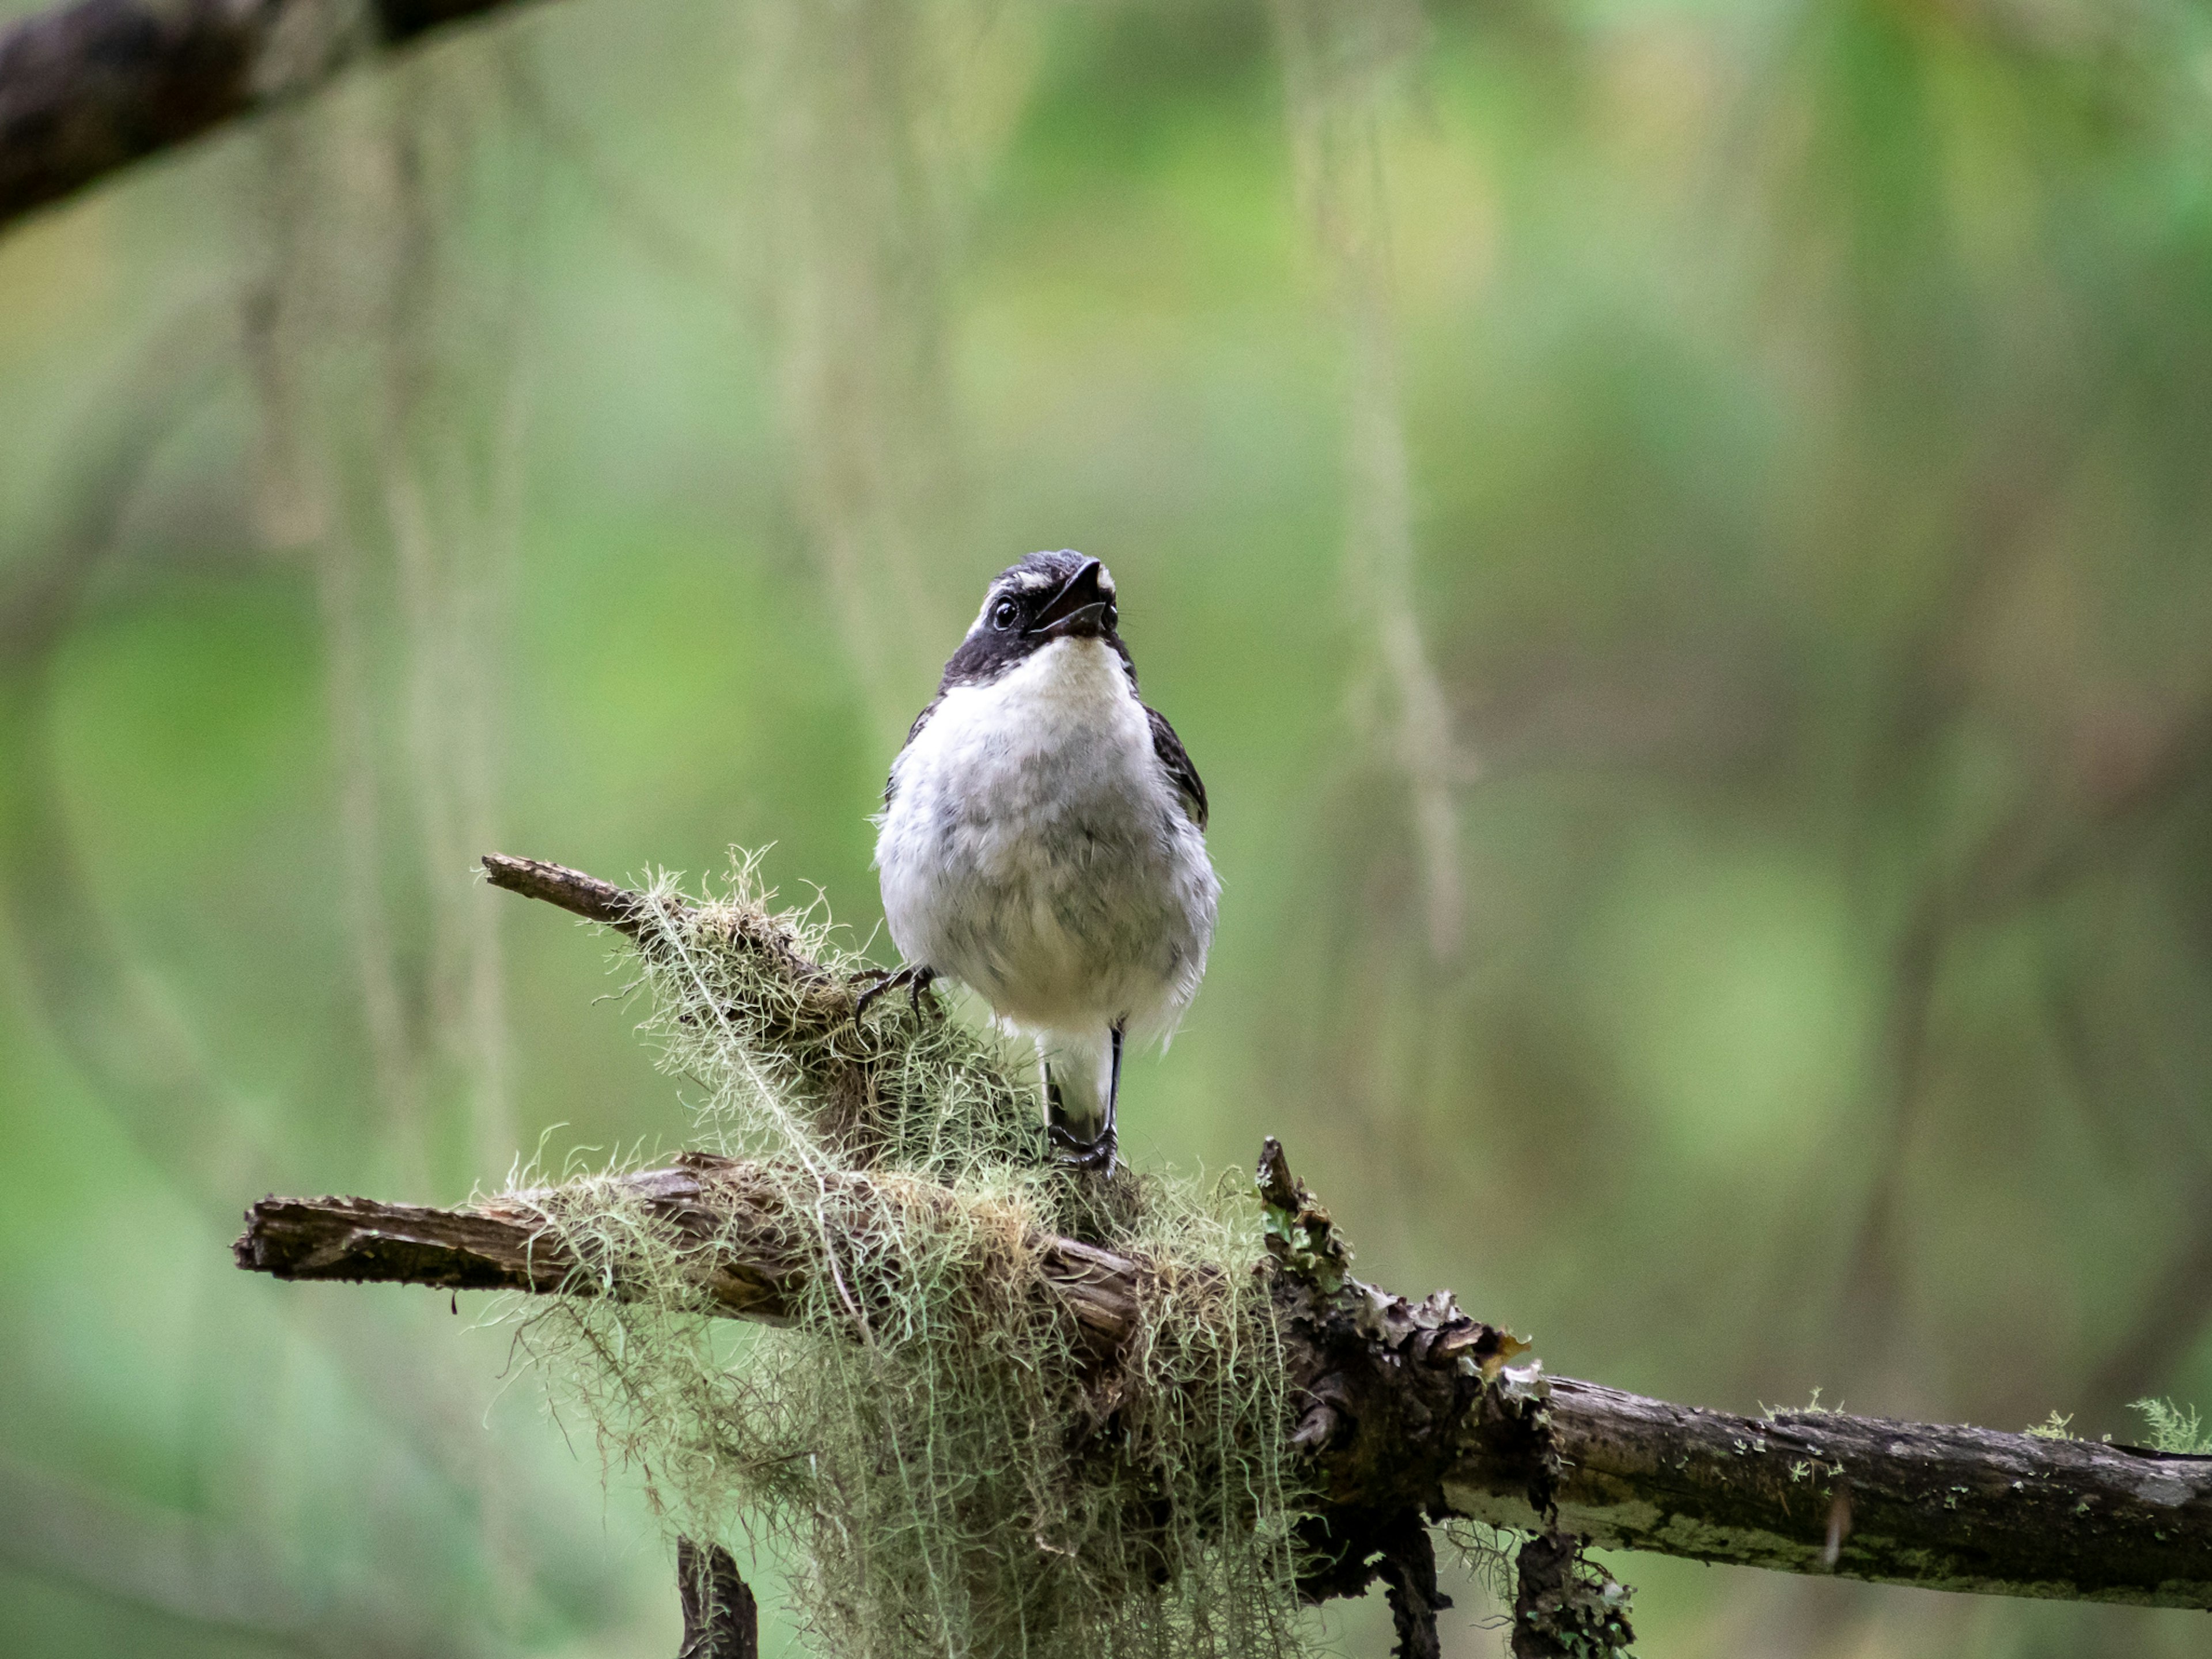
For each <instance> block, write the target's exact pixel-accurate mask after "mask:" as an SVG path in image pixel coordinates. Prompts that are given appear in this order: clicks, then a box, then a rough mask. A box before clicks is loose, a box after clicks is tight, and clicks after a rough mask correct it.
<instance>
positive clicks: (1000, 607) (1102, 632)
mask: <svg viewBox="0 0 2212 1659" xmlns="http://www.w3.org/2000/svg"><path fill="white" fill-rule="evenodd" d="M1119 620H1120V616H1119V613H1118V612H1117V611H1115V605H1114V578H1113V576H1112V574H1110V573H1109V571H1108V570H1107V568H1106V567H1105V566H1104V565H1103V564H1101V563H1100V562H1098V561H1097V559H1093V558H1088V557H1085V556H1084V555H1083V554H1080V553H1077V552H1074V551H1073V550H1068V549H1062V550H1060V551H1059V552H1056V553H1032V554H1030V556H1029V557H1027V558H1025V559H1024V560H1023V561H1022V562H1020V563H1018V564H1012V565H1009V566H1007V567H1006V569H1004V570H1002V571H1000V573H999V574H998V575H997V576H996V577H995V578H994V579H993V580H992V583H991V586H990V590H989V591H988V592H986V593H985V594H984V595H983V608H982V609H981V611H977V612H976V613H975V625H974V626H973V627H971V628H970V629H969V630H968V637H967V638H966V639H965V640H963V641H961V645H960V649H959V651H958V652H957V653H955V654H954V657H953V660H952V663H951V664H950V665H947V666H948V671H957V672H958V674H959V676H960V678H968V679H989V678H995V677H996V676H997V675H998V674H999V673H1001V672H1003V671H1005V670H1006V669H1008V668H1011V667H1012V666H1013V665H1015V664H1016V663H1018V662H1020V661H1021V660H1022V659H1024V658H1026V657H1028V656H1029V655H1030V654H1031V653H1034V652H1036V651H1038V650H1041V649H1042V648H1043V647H1046V646H1048V645H1050V644H1051V643H1052V642H1053V641H1055V640H1065V639H1091V640H1103V641H1105V642H1106V643H1107V644H1108V645H1109V647H1113V648H1114V649H1115V650H1116V651H1119V650H1120V649H1121V640H1120V638H1119V637H1118V636H1117V635H1115V631H1114V629H1115V623H1117V622H1118V621H1119Z"/></svg>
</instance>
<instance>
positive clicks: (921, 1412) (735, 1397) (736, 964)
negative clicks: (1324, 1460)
mask: <svg viewBox="0 0 2212 1659" xmlns="http://www.w3.org/2000/svg"><path fill="white" fill-rule="evenodd" d="M659 896H660V897H663V898H668V897H671V896H672V894H671V893H670V892H668V891H667V890H662V891H661V892H660V893H659ZM769 902H770V896H769V895H767V894H766V893H764V892H763V891H762V890H761V889H760V887H759V884H758V883H757V878H756V877H755V873H754V868H753V866H752V865H751V863H750V861H747V860H740V861H739V862H738V866H737V867H736V869H735V871H734V872H733V874H732V879H731V882H730V885H729V888H728V890H727V892H726V895H725V896H722V897H720V898H719V899H716V900H714V901H713V902H708V903H705V904H702V905H695V906H688V907H664V908H663V909H662V910H661V911H660V912H659V913H658V914H659V920H658V921H655V922H653V924H652V925H650V926H648V927H647V928H646V929H644V930H643V932H642V933H641V945H640V949H639V951H638V952H637V953H636V955H635V957H630V958H629V963H630V965H631V966H632V967H633V968H634V969H635V970H636V972H637V973H638V975H639V981H638V987H637V988H638V989H639V991H640V992H641V994H642V995H643V996H644V997H645V998H646V999H647V1000H648V1003H649V1007H648V1012H647V1017H646V1018H645V1020H644V1022H643V1027H642V1029H643V1030H644V1031H645V1033H646V1034H647V1036H648V1038H649V1039H650V1040H651V1041H652V1042H653V1043H654V1044H655V1045H656V1046H657V1047H658V1048H659V1049H660V1051H661V1055H662V1061H663V1064H664V1066H665V1067H666V1068H667V1069H668V1070H670V1071H671V1072H673V1073H677V1074H678V1075H679V1076H682V1077H684V1078H686V1079H690V1080H691V1081H692V1082H693V1083H694V1084H695V1085H696V1087H697V1088H698V1089H699V1090H700V1091H701V1095H700V1097H699V1098H698V1100H697V1102H696V1121H697V1129H698V1137H697V1138H698V1139H700V1140H701V1141H702V1142H703V1144H704V1145H705V1146H707V1147H708V1149H709V1150H713V1151H715V1152H723V1153H726V1154H728V1155H732V1156H739V1157H744V1158H750V1159H754V1160H757V1161H758V1162H759V1164H760V1167H761V1168H763V1170H765V1171H766V1172H767V1174H766V1176H765V1178H767V1179H769V1180H770V1181H773V1182H775V1183H777V1184H778V1185H779V1186H780V1188H781V1199H782V1200H783V1206H784V1208H785V1209H787V1212H789V1213H790V1214H792V1215H793V1216H794V1217H799V1218H804V1219H803V1220H802V1222H801V1223H800V1224H799V1226H798V1227H796V1228H795V1229H794V1231H797V1232H799V1233H802V1234H803V1235H804V1236H803V1237H796V1238H793V1239H791V1240H788V1241H786V1243H787V1245H788V1247H789V1249H791V1250H793V1252H795V1253H796V1254H798V1255H799V1256H801V1257H803V1258H804V1259H805V1262H806V1267H807V1270H806V1271H805V1273H804V1275H803V1279H802V1284H803V1288H802V1290H801V1291H800V1292H799V1297H800V1307H799V1312H798V1316H797V1317H796V1319H795V1320H794V1321H793V1322H792V1323H791V1324H790V1325H789V1326H788V1327H787V1328H781V1329H762V1328H740V1327H734V1326H732V1324H731V1323H729V1322H726V1321H718V1320H714V1319H710V1318H708V1317H705V1316H702V1313H701V1312H700V1311H698V1310H699V1308H700V1305H701V1304H700V1302H699V1292H698V1291H696V1289H694V1288H693V1287H692V1286H691V1285H690V1282H689V1281H688V1280H687V1279H685V1277H684V1273H683V1271H682V1264H681V1260H680V1255H681V1252H682V1250H683V1249H684V1241H680V1240H678V1239H677V1238H674V1237H671V1236H670V1235H669V1232H668V1231H667V1229H666V1228H665V1225H662V1224H657V1223H653V1222H651V1221H649V1220H648V1218H647V1217H646V1216H645V1215H643V1214H642V1213H641V1212H637V1211H635V1209H634V1208H629V1209H626V1208H625V1207H624V1204H623V1200H620V1199H619V1198H618V1197H617V1194H616V1193H615V1192H614V1189H613V1188H611V1186H610V1185H608V1184H607V1183H605V1182H597V1183H593V1182H586V1183H581V1184H572V1185H571V1186H570V1187H569V1188H566V1189H564V1194H565V1196H563V1198H562V1200H561V1201H560V1203H559V1204H558V1205H557V1206H556V1218H557V1223H558V1225H560V1226H561V1227H562V1230H563V1231H565V1232H566V1233H567V1234H568V1237H569V1239H570V1241H571V1243H572V1245H573V1246H574V1248H575V1249H577V1250H578V1253H579V1255H580V1258H581V1259H586V1260H604V1259H605V1258H606V1252H607V1251H609V1250H610V1249H612V1250H616V1251H618V1252H619V1253H620V1254H621V1255H622V1256H623V1257H624V1258H625V1259H626V1260H627V1261H629V1262H634V1263H635V1264H637V1266H636V1267H635V1268H633V1269H630V1270H629V1271H631V1272H633V1273H636V1274H639V1275H642V1276H644V1278H645V1279H646V1281H647V1282H648V1283H650V1284H652V1285H654V1286H655V1293H654V1294H652V1295H649V1296H647V1297H642V1298H641V1299H639V1300H635V1301H629V1302H617V1301H615V1300H613V1299H611V1298H602V1299H580V1298H568V1297H562V1298H555V1299H553V1300H551V1301H550V1303H540V1304H535V1305H533V1306H532V1307H529V1308H527V1309H520V1310H518V1313H517V1316H518V1318H519V1319H520V1321H521V1322H522V1329H523V1333H524V1340H525V1342H526V1345H527V1346H528V1347H529V1348H530V1350H531V1351H532V1352H533V1353H534V1354H535V1355H536V1356H537V1357H538V1358H539V1359H540V1360H541V1361H542V1362H543V1364H544V1365H545V1366H546V1367H547V1368H548V1369H549V1370H550V1372H552V1373H553V1374H554V1376H556V1380H557V1381H558V1382H559V1383H561V1384H562V1386H563V1391H564V1392H565V1393H567V1394H568V1395H572V1396H573V1397H574V1399H576V1400H577V1401H580V1403H581V1404H582V1406H583V1407H584V1408H585V1410H586V1413H588V1415H589V1417H590V1419H591V1420H592V1423H593V1425H594V1426H595V1427H596V1429H597V1431H598V1434H599V1438H600V1442H601V1443H602V1445H603V1446H604V1447H605V1449H606V1451H607V1452H608V1454H609V1455H610V1456H611V1459H613V1460H614V1461H616V1462H619V1463H621V1464H623V1465H626V1466H627V1467H629V1468H631V1469H634V1470H635V1472H636V1473H637V1474H638V1475H639V1476H640V1477H641V1479H642V1480H644V1482H645V1485H646V1487H647V1492H648V1493H649V1494H650V1496H651V1498H652V1500H653V1503H654V1504H655V1505H656V1506H657V1508H658V1509H659V1511H660V1512H661V1513H662V1514H663V1515H664V1516H665V1518H666V1520H667V1522H668V1523H669V1524H670V1526H671V1528H672V1529H675V1530H678V1531H681V1532H683V1533H684V1534H689V1535H691V1536H694V1537H698V1538H721V1539H725V1540H731V1539H734V1538H735V1537H736V1536H738V1535H739V1534H746V1535H750V1536H751V1537H754V1538H757V1539H762V1540H764V1541H769V1542H772V1543H773V1544H774V1545H775V1546H776V1547H777V1549H778V1553H780V1554H781V1555H782V1556H783V1558H784V1559H786V1560H787V1561H788V1562H790V1563H792V1564H793V1573H792V1578H791V1594H792V1595H793V1601H794V1603H795V1607H794V1610H795V1612H796V1613H797V1614H798V1616H799V1620H800V1622H801V1624H802V1626H803V1627H804V1628H805V1630H806V1632H808V1634H809V1637H810V1640H811V1644H812V1645H813V1646H815V1647H816V1649H817V1650H819V1651H821V1652H823V1653H826V1654H835V1655H836V1656H838V1659H894V1656H896V1659H910V1656H914V1655H917V1654H938V1655H944V1656H948V1659H969V1656H973V1659H1000V1656H1008V1659H1012V1656H1036V1659H1059V1656H1065V1659H1116V1656H1158V1659H1167V1656H1170V1655H1174V1656H1186V1655H1191V1656H1216V1655H1218V1656H1238V1659H1242V1656H1255V1659H1261V1656H1268V1659H1272V1656H1295V1655H1300V1654H1303V1653H1304V1652H1306V1651H1308V1650H1309V1648H1310V1644H1311V1643H1312V1641H1313V1640H1314V1638H1315V1631H1314V1627H1313V1625H1312V1622H1311V1620H1310V1618H1309V1617H1308V1616H1307V1615H1306V1614H1305V1613H1303V1612H1302V1611H1301V1610H1300V1607H1299V1604H1298V1601H1297V1596H1296V1594H1295V1591H1294V1589H1293V1583H1292V1581H1293V1577H1294V1569H1295V1561H1294V1559H1293V1550H1292V1544H1291V1520H1292V1517H1293V1505H1294V1499H1295V1496H1296V1493H1295V1490H1294V1483H1293V1479H1292V1471H1291V1468H1289V1467H1288V1466H1287V1462H1286V1458H1287V1451H1286V1448H1285V1420H1284V1419H1285V1399H1284V1395H1283V1390H1284V1386H1285V1385H1284V1383H1283V1366H1282V1364H1281V1359H1280V1355H1279V1350H1278V1347H1277V1341H1276V1336H1275V1329H1274V1325H1273V1319H1272V1317H1271V1316H1270V1313H1269V1310H1268V1307H1267V1301H1266V1292H1265V1285H1264V1281H1263V1280H1262V1279H1261V1278H1260V1277H1259V1276H1258V1275H1257V1274H1256V1273H1255V1267H1256V1266H1257V1264H1258V1263H1259V1261H1260V1260H1261V1256H1262V1254H1263V1247H1262V1243H1261V1230H1262V1219H1261V1214H1260V1212H1259V1207H1258V1206H1256V1205H1255V1204H1254V1203H1253V1202H1252V1201H1251V1200H1249V1198H1247V1197H1244V1196H1243V1195H1242V1194H1241V1193H1240V1192H1239V1190H1238V1187H1237V1183H1233V1182H1221V1183H1219V1184H1218V1186H1216V1187H1214V1188H1211V1189H1201V1188H1198V1187H1196V1186H1194V1185H1191V1184H1188V1183H1184V1182H1176V1181H1172V1180H1168V1179H1164V1178H1158V1177H1150V1176H1147V1177H1144V1178H1141V1179H1135V1178H1125V1179H1123V1180H1121V1181H1118V1182H1115V1183H1113V1184H1112V1185H1111V1186H1110V1187H1109V1186H1106V1185H1105V1184H1104V1183H1101V1182H1097V1181H1096V1180H1094V1179H1091V1178H1089V1177H1083V1176H1068V1175H1066V1174H1064V1173H1061V1172H1060V1171H1057V1170H1053V1169H1051V1168H1050V1167H1048V1165H1047V1164H1046V1163H1045V1161H1044V1158H1043V1155H1042V1154H1043V1137H1042V1133H1041V1130H1040V1128H1039V1127H1038V1116H1039V1115H1038V1109H1037V1103H1036V1096H1035V1092H1034V1085H1033V1084H1032V1083H1031V1082H1030V1081H1029V1080H1028V1078H1027V1076H1026V1072H1027V1069H1028V1068H1026V1067H1024V1066H1022V1065H1020V1064H1019V1063H1018V1062H1017V1061H1015V1060H1011V1059H1009V1057H1007V1056H1006V1055H1004V1054H1001V1053H1000V1051H999V1050H998V1048H996V1047H995V1046H994V1043H993V1042H992V1041H991V1040H990V1039H989V1037H988V1036H986V1035H984V1034H981V1033H978V1032H976V1031H974V1030H969V1029H968V1028H966V1027H964V1026H963V1025H962V1024H959V1023H958V1022H957V1021H954V1020H951V1019H949V1018H939V1017H938V1016H936V1015H935V1014H934V1013H933V1012H928V1011H927V1010H925V1011H923V1012H915V1011H914V1010H913V1009H911V1008H910V1007H909V1006H908V1004H907V1002H906V1000H905V999H904V998H903V997H902V996H892V997H886V998H884V999H883V1000H880V1001H879V1002H878V1003H876V1004H874V1005H873V1006H871V1007H870V1008H869V1010H868V1011H867V1012H866V1015H865V1017H864V1020H865V1023H864V1024H856V1023H855V1022H854V1019H853V1018H852V1016H851V1010H850V1004H851V1001H852V997H853V993H852V990H851V987H849V986H848V985H847V983H846V979H847V976H848V975H849V974H851V973H852V972H853V971H854V970H856V969H859V968H860V967H861V966H863V965H864V964H862V963H860V962H859V961H858V959H857V958H855V957H854V956H853V955H852V954H851V953H850V952H848V951H843V950H842V949H840V948H839V946H838V944H837V942H836V939H835V937H834V936H833V935H832V933H831V931H830V929H829V923H828V919H827V917H826V915H823V912H822V910H821V908H820V907H819V906H817V907H816V908H813V909H811V910H808V911H805V912H797V913H793V912H787V913H784V914H782V915H773V914H771V912H770V909H769ZM1054 1234H1057V1235H1075V1236H1079V1237H1083V1238H1085V1240H1087V1241H1090V1242H1093V1243H1097V1244H1099V1245H1101V1246H1103V1247H1104V1248H1106V1249H1110V1250H1112V1251H1113V1252H1114V1253H1115V1254H1116V1255H1121V1256H1123V1257H1125V1258H1127V1259H1128V1260H1130V1261H1133V1262H1134V1263H1135V1264H1136V1265H1137V1267H1138V1270H1139V1271H1138V1278H1139V1284H1140V1291H1139V1317H1138V1320H1137V1328H1136V1331H1135V1333H1134V1334H1133V1336H1132V1338H1131V1339H1130V1340H1128V1341H1127V1343H1126V1344H1125V1345H1124V1346H1122V1347H1121V1349H1120V1350H1119V1351H1118V1352H1116V1353H1115V1354H1114V1355H1112V1356H1110V1357H1104V1356H1101V1355H1100V1354H1098V1353H1097V1352H1093V1351H1091V1350H1088V1349H1086V1348H1085V1346H1083V1344H1082V1341H1081V1339H1080V1336H1079V1329H1078V1328H1077V1327H1076V1325H1075V1324H1074V1322H1073V1321H1072V1320H1071V1319H1069V1318H1068V1317H1067V1316H1066V1310H1064V1309H1063V1308H1062V1307H1060V1305H1059V1304H1058V1303H1057V1302H1056V1300H1055V1298H1054V1293H1053V1291H1051V1289H1050V1286H1049V1285H1048V1282H1047V1280H1046V1279H1044V1277H1043V1275H1042V1272H1041V1271H1040V1267H1039V1261H1038V1251H1037V1241H1038V1240H1039V1239H1040V1238H1041V1237H1043V1236H1047V1235H1054ZM690 1242H691V1243H692V1244H693V1245H694V1247H696V1240H694V1241H690Z"/></svg>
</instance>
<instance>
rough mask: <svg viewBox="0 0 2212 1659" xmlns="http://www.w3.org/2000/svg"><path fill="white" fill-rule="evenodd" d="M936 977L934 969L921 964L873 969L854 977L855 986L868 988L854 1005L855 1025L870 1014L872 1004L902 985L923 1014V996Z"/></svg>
mask: <svg viewBox="0 0 2212 1659" xmlns="http://www.w3.org/2000/svg"><path fill="white" fill-rule="evenodd" d="M936 977H937V970H936V969H934V968H926V967H923V966H921V965H920V964H919V963H917V964H915V965H914V966H911V967H907V968H871V969H869V970H868V971H867V972H866V973H865V974H855V975H853V981H852V982H853V983H854V984H855V985H860V984H866V986H867V987H868V988H867V989H866V990H865V991H863V992H861V993H860V1000H859V1001H857V1002H855V1003H854V1005H853V1019H854V1024H858V1023H859V1021H860V1016H861V1015H862V1014H865V1013H866V1012H868V1005H869V1004H870V1003H872V1002H873V1001H874V1000H876V999H877V998H878V997H879V996H881V995H883V994H884V992H886V991H892V990H896V989H897V988H898V987H900V986H902V985H903V986H905V987H906V988H907V994H908V997H910V998H911V999H912V1000H913V1003H914V1011H915V1013H917V1014H919V1013H921V994H922V993H923V992H924V991H927V989H928V988H929V987H930V984H931V982H932V981H933V980H935V979H936Z"/></svg>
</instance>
